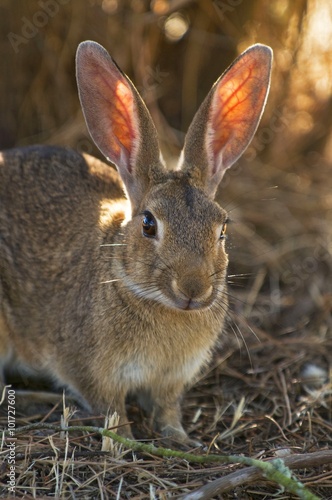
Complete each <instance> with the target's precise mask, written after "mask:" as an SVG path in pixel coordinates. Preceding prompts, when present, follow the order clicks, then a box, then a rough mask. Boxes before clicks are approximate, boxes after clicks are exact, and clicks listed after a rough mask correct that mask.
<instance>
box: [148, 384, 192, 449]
mask: <svg viewBox="0 0 332 500" xmlns="http://www.w3.org/2000/svg"><path fill="white" fill-rule="evenodd" d="M182 393H183V386H182V384H181V387H180V386H179V385H174V386H173V387H170V386H167V387H165V388H163V387H158V391H157V394H156V391H152V392H151V397H152V400H153V408H154V422H155V426H156V428H157V430H158V431H159V432H161V434H162V435H163V436H164V438H166V439H167V440H169V441H171V442H172V441H175V442H178V443H181V444H185V445H188V446H191V447H197V446H201V443H200V442H198V441H195V440H194V439H190V438H189V437H188V435H187V433H186V432H185V430H184V428H183V427H182V424H181V396H182Z"/></svg>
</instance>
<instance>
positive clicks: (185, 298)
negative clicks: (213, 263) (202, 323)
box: [171, 273, 213, 310]
mask: <svg viewBox="0 0 332 500" xmlns="http://www.w3.org/2000/svg"><path fill="white" fill-rule="evenodd" d="M171 288H172V291H173V293H174V304H175V305H176V307H178V308H179V309H185V310H192V309H201V308H204V307H207V306H209V305H210V304H211V299H212V292H213V287H212V285H211V284H210V282H209V281H208V280H207V279H206V277H205V276H203V275H200V274H198V273H194V274H193V273H190V274H184V275H183V276H181V277H180V278H179V279H173V280H172V283H171Z"/></svg>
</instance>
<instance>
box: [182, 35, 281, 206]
mask: <svg viewBox="0 0 332 500" xmlns="http://www.w3.org/2000/svg"><path fill="white" fill-rule="evenodd" d="M271 62H272V50H271V49H270V47H267V46H266V45H261V44H257V45H253V46H252V47H250V48H249V49H247V50H246V51H245V52H243V54H241V55H240V56H239V57H238V58H237V59H236V60H235V61H234V63H233V64H232V65H231V66H230V67H229V68H228V69H227V70H226V71H225V73H224V74H223V75H222V76H221V77H220V78H219V80H217V81H216V83H215V84H214V86H213V87H212V89H211V91H210V93H209V94H208V96H207V98H206V99H205V101H204V102H203V104H202V105H201V107H200V108H199V110H198V111H197V113H196V115H195V118H194V120H193V122H192V124H191V126H190V127H189V130H188V133H187V136H186V141H185V145H184V149H183V152H182V155H181V162H180V166H179V168H181V169H182V170H184V171H189V172H191V174H194V177H196V178H198V179H200V183H201V184H202V185H203V188H204V189H205V191H206V193H207V194H208V196H210V197H212V198H213V197H214V195H215V193H216V190H217V187H218V184H219V182H220V181H221V179H222V177H223V175H224V173H225V171H226V170H227V169H228V168H229V167H230V166H231V165H233V163H234V162H235V161H236V160H237V159H238V158H239V157H240V156H241V155H242V153H243V152H244V151H245V149H246V148H247V146H248V145H249V143H250V141H251V139H252V138H253V136H254V133H255V132H256V129H257V127H258V124H259V121H260V118H261V115H262V113H263V110H264V106H265V103H266V99H267V95H268V91H269V86H270V73H271Z"/></svg>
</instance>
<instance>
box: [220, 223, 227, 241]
mask: <svg viewBox="0 0 332 500" xmlns="http://www.w3.org/2000/svg"><path fill="white" fill-rule="evenodd" d="M226 229H227V221H226V222H224V224H223V225H222V227H221V232H220V239H221V240H224V239H225V238H226Z"/></svg>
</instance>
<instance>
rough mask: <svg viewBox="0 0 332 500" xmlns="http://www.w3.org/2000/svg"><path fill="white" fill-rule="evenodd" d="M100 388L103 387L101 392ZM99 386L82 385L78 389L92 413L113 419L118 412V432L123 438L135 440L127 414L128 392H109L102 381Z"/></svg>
mask: <svg viewBox="0 0 332 500" xmlns="http://www.w3.org/2000/svg"><path fill="white" fill-rule="evenodd" d="M98 386H99V387H101V389H100V390H98ZM98 386H97V384H96V385H85V386H84V384H80V385H79V387H77V386H76V387H77V388H78V392H79V393H80V395H81V396H83V398H84V399H85V401H87V402H88V403H89V406H90V408H91V413H93V414H94V415H96V414H98V415H103V416H106V415H108V416H109V417H111V416H112V415H113V414H114V413H115V412H116V413H117V415H118V416H119V427H118V429H117V431H116V432H117V433H118V434H119V435H121V436H123V437H126V438H128V439H133V435H132V433H131V429H130V424H129V421H128V418H127V412H126V404H125V399H126V391H124V390H123V391H121V390H119V389H118V390H117V391H114V389H113V390H111V389H110V388H108V389H109V390H107V389H106V388H105V387H104V386H103V384H100V381H99V384H98Z"/></svg>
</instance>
